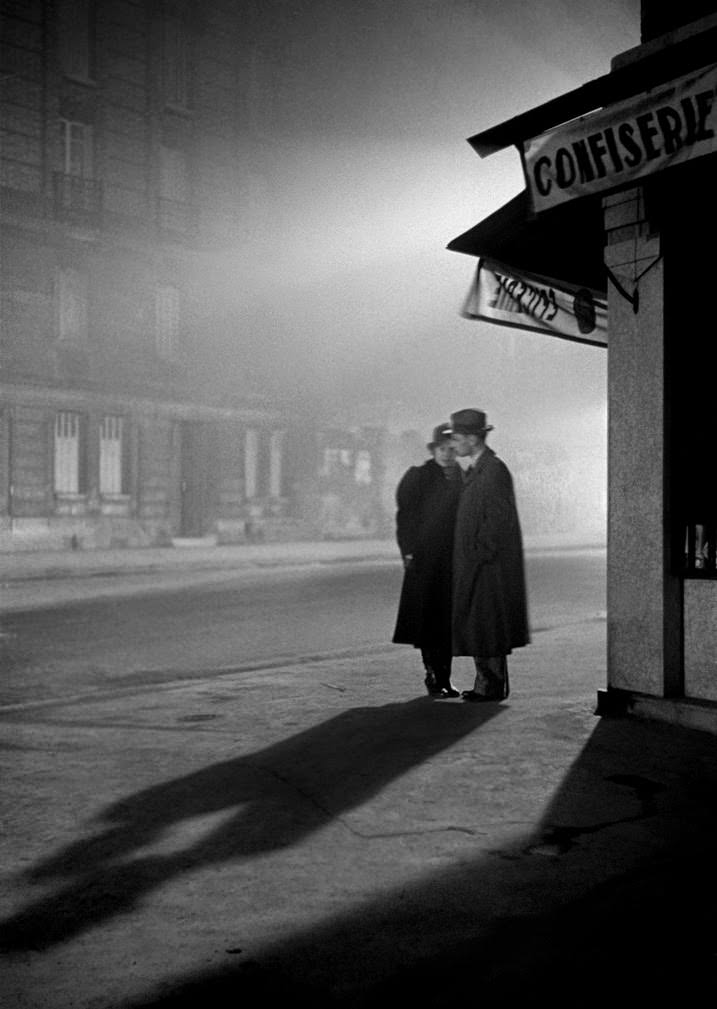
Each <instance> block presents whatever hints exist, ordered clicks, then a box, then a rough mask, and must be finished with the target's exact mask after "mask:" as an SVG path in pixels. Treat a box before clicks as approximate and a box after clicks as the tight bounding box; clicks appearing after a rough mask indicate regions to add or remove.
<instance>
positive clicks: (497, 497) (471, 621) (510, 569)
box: [453, 448, 530, 657]
mask: <svg viewBox="0 0 717 1009" xmlns="http://www.w3.org/2000/svg"><path fill="white" fill-rule="evenodd" d="M529 641H530V633H529V629H528V607H527V598H526V589H525V570H524V561H523V539H522V533H521V529H520V522H519V520H518V511H517V508H516V503H515V494H514V491H513V478H512V477H511V475H510V471H509V470H508V467H507V466H506V465H505V463H504V462H502V461H501V460H500V459H499V458H498V457H497V456H496V454H495V452H493V450H492V449H489V448H486V449H484V451H483V453H482V454H481V455H480V457H479V458H478V462H477V463H476V465H475V467H474V468H473V469H471V470H469V471H468V472H467V473H466V475H465V477H464V482H463V488H462V491H461V495H460V501H459V504H458V511H457V514H456V523H455V534H454V546H453V654H454V655H473V656H481V657H489V656H498V655H509V654H510V652H511V650H512V649H513V648H520V647H521V646H522V645H526V644H528V642H529Z"/></svg>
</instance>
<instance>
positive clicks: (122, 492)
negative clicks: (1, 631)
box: [0, 0, 311, 549]
mask: <svg viewBox="0 0 717 1009" xmlns="http://www.w3.org/2000/svg"><path fill="white" fill-rule="evenodd" d="M241 7H242V5H237V4H234V3H232V2H231V0H207V2H205V3H203V4H194V3H191V2H181V0H178V2H174V0H166V2H160V0H156V2H155V0H15V2H13V0H9V2H5V3H3V4H2V26H1V27H0V43H1V53H0V59H1V61H2V62H1V69H0V96H1V97H0V102H1V108H2V117H1V120H0V242H1V252H0V276H1V297H2V302H1V310H0V324H1V328H0V549H15V548H30V547H41V546H42V547H48V546H50V547H56V548H63V547H67V546H70V545H71V546H79V547H99V546H109V545H149V544H161V543H170V542H172V540H173V539H174V538H176V537H205V536H214V537H216V538H217V539H218V541H222V540H224V541H241V540H242V539H244V538H246V537H247V536H252V535H261V536H264V537H270V536H277V537H278V536H281V535H292V534H298V528H299V527H298V525H297V520H296V517H295V514H294V512H295V501H294V500H293V497H292V495H293V487H294V476H295V472H296V468H297V467H299V466H305V465H306V459H305V457H304V456H303V455H302V451H301V449H300V448H292V445H294V441H296V440H297V435H298V432H299V431H300V430H301V423H300V421H299V420H298V419H297V418H296V417H293V416H290V415H288V414H287V411H286V409H285V408H283V406H282V403H281V402H277V401H271V400H270V399H268V398H267V396H266V395H264V394H263V392H262V390H261V389H260V388H256V387H252V381H251V377H250V375H249V374H248V376H247V379H246V381H242V380H241V369H237V368H236V367H235V368H234V369H233V370H232V371H231V375H229V374H225V372H224V369H223V367H222V363H223V362H222V359H221V357H220V356H218V351H217V348H218V347H219V346H221V347H223V348H224V352H226V347H227V346H233V347H234V348H235V357H236V359H238V360H240V359H241V341H242V335H243V334H242V332H241V326H240V324H239V323H238V322H237V319H236V318H235V317H233V316H232V315H231V313H230V312H229V311H227V310H224V308H225V306H222V305H218V304H217V303H216V301H215V300H214V298H213V296H212V291H211V288H210V284H211V278H212V274H213V262H214V261H215V260H214V257H216V256H219V255H221V254H222V251H223V250H224V249H226V247H227V244H228V243H231V242H232V241H236V240H237V236H239V235H240V234H241V220H242V203H241V200H240V199H239V198H238V195H237V194H238V193H239V192H240V185H239V181H240V180H239V179H238V177H237V175H238V172H239V171H240V169H239V168H238V166H239V165H240V159H239V158H238V157H237V152H238V149H239V145H240V143H241V132H242V117H241V114H240V112H241V101H240V99H241V76H240V67H241V52H242V49H241V31H240V21H241V9H240V8H241ZM238 374H239V380H237V375H238ZM254 386H256V383H254ZM292 439H293V440H294V441H293V440H292ZM310 440H311V439H309V441H310ZM298 444H299V445H305V444H307V439H306V438H302V439H300V440H299V441H298ZM292 464H293V465H294V467H295V468H294V471H293V472H292V470H291V465H292Z"/></svg>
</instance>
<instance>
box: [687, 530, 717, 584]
mask: <svg viewBox="0 0 717 1009" xmlns="http://www.w3.org/2000/svg"><path fill="white" fill-rule="evenodd" d="M716 548H717V520H715V521H714V522H706V523H701V522H689V523H688V524H687V526H686V527H685V549H684V567H683V574H684V576H685V577H686V578H717V549H716Z"/></svg>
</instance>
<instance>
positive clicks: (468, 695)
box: [461, 690, 501, 703]
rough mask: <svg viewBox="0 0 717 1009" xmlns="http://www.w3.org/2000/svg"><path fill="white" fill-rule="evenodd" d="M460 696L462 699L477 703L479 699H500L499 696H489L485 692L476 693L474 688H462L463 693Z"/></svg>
mask: <svg viewBox="0 0 717 1009" xmlns="http://www.w3.org/2000/svg"><path fill="white" fill-rule="evenodd" d="M461 697H462V698H463V700H464V701H473V703H477V702H480V701H499V700H501V698H499V697H489V696H488V695H487V694H478V693H476V691H475V690H464V691H463V693H462V694H461Z"/></svg>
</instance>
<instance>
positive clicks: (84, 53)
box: [57, 0, 94, 80]
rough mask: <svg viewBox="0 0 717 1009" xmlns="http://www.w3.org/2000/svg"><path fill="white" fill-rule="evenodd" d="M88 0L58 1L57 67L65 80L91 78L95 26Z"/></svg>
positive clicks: (92, 73)
mask: <svg viewBox="0 0 717 1009" xmlns="http://www.w3.org/2000/svg"><path fill="white" fill-rule="evenodd" d="M92 15H93V11H92V3H91V0H59V3H58V11H57V34H58V40H59V44H60V51H59V56H60V66H61V67H62V70H63V72H64V73H65V74H67V76H68V77H79V78H80V79H81V80H91V79H92V78H93V76H94V65H93V64H94V60H93V49H94V45H93V43H94V38H93V36H94V24H93V16H92Z"/></svg>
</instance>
